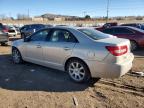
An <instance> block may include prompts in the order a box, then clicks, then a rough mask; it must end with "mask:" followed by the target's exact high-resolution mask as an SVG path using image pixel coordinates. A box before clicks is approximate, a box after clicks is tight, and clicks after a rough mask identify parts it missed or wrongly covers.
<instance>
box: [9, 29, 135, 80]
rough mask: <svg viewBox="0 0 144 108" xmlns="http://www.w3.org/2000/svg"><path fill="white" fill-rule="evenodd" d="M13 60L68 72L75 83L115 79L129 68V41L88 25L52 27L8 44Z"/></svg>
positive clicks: (131, 59) (130, 58)
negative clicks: (83, 26) (10, 45)
mask: <svg viewBox="0 0 144 108" xmlns="http://www.w3.org/2000/svg"><path fill="white" fill-rule="evenodd" d="M12 59H13V62H14V63H21V62H22V61H23V60H24V61H28V62H32V63H36V64H39V65H43V66H47V67H51V68H55V69H58V70H62V71H66V72H68V74H69V76H70V78H71V79H72V80H74V81H75V82H85V81H88V80H89V79H90V78H91V77H94V78H118V77H120V76H123V75H124V74H125V73H127V72H128V71H129V70H131V68H132V61H133V59H134V56H133V54H132V53H131V52H130V41H129V40H127V39H121V38H116V37H114V36H112V35H108V34H104V33H102V32H99V31H97V30H94V29H90V28H72V27H67V26H56V27H50V28H46V29H42V30H40V31H38V32H36V33H34V34H33V35H31V36H29V37H25V38H24V39H20V40H17V41H14V42H13V43H12Z"/></svg>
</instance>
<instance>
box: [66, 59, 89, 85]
mask: <svg viewBox="0 0 144 108" xmlns="http://www.w3.org/2000/svg"><path fill="white" fill-rule="evenodd" d="M66 71H67V72H68V74H69V76H70V78H71V79H72V80H73V81H75V82H77V83H82V82H88V81H89V80H90V78H91V75H90V71H89V69H88V67H87V65H86V64H85V63H84V62H83V61H81V60H79V59H73V60H70V61H69V62H68V63H67V65H66Z"/></svg>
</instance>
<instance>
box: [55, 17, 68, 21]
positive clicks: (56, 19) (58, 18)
mask: <svg viewBox="0 0 144 108" xmlns="http://www.w3.org/2000/svg"><path fill="white" fill-rule="evenodd" d="M54 21H65V17H56V18H54Z"/></svg>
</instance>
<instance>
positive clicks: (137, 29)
mask: <svg viewBox="0 0 144 108" xmlns="http://www.w3.org/2000/svg"><path fill="white" fill-rule="evenodd" d="M130 28H132V29H134V30H136V31H138V32H142V33H144V30H142V29H139V28H136V27H130Z"/></svg>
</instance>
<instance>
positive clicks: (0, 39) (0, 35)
mask: <svg viewBox="0 0 144 108" xmlns="http://www.w3.org/2000/svg"><path fill="white" fill-rule="evenodd" d="M7 42H8V34H7V33H4V32H3V31H1V30H0V44H1V45H2V46H3V45H7Z"/></svg>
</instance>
